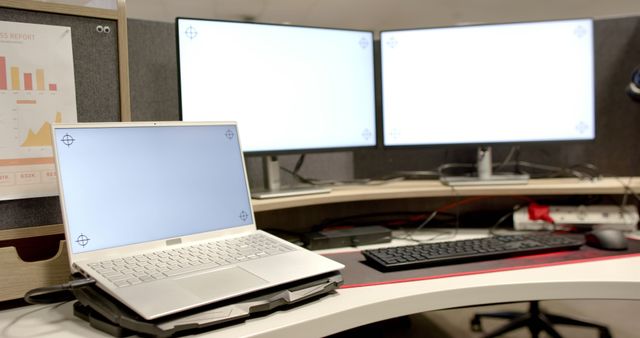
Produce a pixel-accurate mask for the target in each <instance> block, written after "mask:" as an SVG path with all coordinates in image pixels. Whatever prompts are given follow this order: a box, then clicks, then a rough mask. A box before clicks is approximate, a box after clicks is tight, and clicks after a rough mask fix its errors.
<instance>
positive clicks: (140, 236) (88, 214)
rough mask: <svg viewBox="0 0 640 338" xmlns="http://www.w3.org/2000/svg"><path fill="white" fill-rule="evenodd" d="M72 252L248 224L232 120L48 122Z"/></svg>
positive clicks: (249, 214)
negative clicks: (201, 122) (191, 122)
mask: <svg viewBox="0 0 640 338" xmlns="http://www.w3.org/2000/svg"><path fill="white" fill-rule="evenodd" d="M54 142H56V147H55V148H56V158H57V161H58V177H59V179H60V187H61V198H63V199H64V200H63V202H64V210H63V213H65V218H66V223H67V228H68V234H69V238H68V242H69V243H70V245H71V250H72V252H73V253H80V252H87V251H93V250H98V249H105V248H113V247H118V246H123V245H128V244H135V243H143V242H148V241H154V240H161V239H167V238H173V237H179V236H185V235H191V234H196V233H201V232H207V231H213V230H219V229H225V228H231V227H236V226H243V225H250V224H252V223H253V215H252V212H251V205H250V203H251V200H250V198H249V192H248V187H247V183H246V175H245V171H244V164H243V159H242V151H241V149H240V145H239V142H238V132H237V129H236V126H235V125H233V124H228V125H220V124H217V125H180V126H177V125H162V124H159V125H154V124H151V123H150V124H144V125H137V126H131V125H123V126H118V125H114V124H110V126H109V127H97V126H95V125H90V126H86V127H84V126H82V125H80V127H69V128H66V127H62V126H58V127H56V128H54Z"/></svg>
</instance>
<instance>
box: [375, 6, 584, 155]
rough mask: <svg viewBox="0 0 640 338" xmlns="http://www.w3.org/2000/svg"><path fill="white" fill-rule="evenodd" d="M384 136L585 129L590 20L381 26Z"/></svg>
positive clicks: (494, 136) (493, 135) (459, 138)
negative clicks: (402, 27) (383, 29)
mask: <svg viewBox="0 0 640 338" xmlns="http://www.w3.org/2000/svg"><path fill="white" fill-rule="evenodd" d="M380 41H381V59H382V61H381V63H382V66H381V68H382V70H381V71H382V92H383V96H382V101H383V103H382V106H383V127H384V134H383V139H384V145H385V146H408V145H440V144H476V145H481V144H486V145H489V144H494V143H505V142H541V141H566V140H591V139H594V138H595V107H594V105H595V98H594V95H595V93H594V92H595V90H594V60H593V22H592V20H590V19H577V20H560V21H545V22H530V23H512V24H492V25H478V26H460V27H448V28H432V29H413V30H402V31H386V32H382V33H381V38H380Z"/></svg>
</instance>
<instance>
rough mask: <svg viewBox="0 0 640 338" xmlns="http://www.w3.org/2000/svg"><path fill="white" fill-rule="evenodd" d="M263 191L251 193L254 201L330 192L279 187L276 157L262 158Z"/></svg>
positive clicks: (317, 189) (312, 187)
mask: <svg viewBox="0 0 640 338" xmlns="http://www.w3.org/2000/svg"><path fill="white" fill-rule="evenodd" d="M262 166H263V173H264V183H265V189H266V190H262V191H255V192H252V193H251V197H252V198H255V199H267V198H278V197H291V196H300V195H311V194H326V193H329V192H331V189H330V188H326V187H315V186H294V187H281V186H280V163H279V162H278V157H277V156H265V157H263V158H262Z"/></svg>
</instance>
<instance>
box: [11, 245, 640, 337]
mask: <svg viewBox="0 0 640 338" xmlns="http://www.w3.org/2000/svg"><path fill="white" fill-rule="evenodd" d="M533 299H537V300H548V299H636V300H640V257H628V258H619V259H609V260H604V261H595V262H585V263H577V264H568V265H562V266H550V267H541V268H532V269H524V270H512V271H504V272H495V273H486V274H479V275H470V276H460V277H452V278H442V279H435V280H425V281H418V282H407V283H396V284H387V285H380V286H372V287H361V288H352V289H341V290H338V291H337V294H333V295H329V296H327V297H324V298H322V299H320V300H317V301H314V302H311V303H308V304H305V305H302V306H300V307H296V308H293V309H290V310H286V311H279V312H275V313H272V314H270V315H267V316H264V317H260V318H255V319H249V320H247V321H246V322H245V323H241V324H237V325H233V326H230V327H226V328H221V329H218V330H215V331H211V332H208V333H203V334H202V335H201V336H202V337H210V338H222V337H234V338H235V337H301V336H326V335H329V334H332V333H336V332H340V331H344V330H347V329H351V328H354V327H358V326H361V325H364V324H368V323H373V322H376V321H380V320H384V319H389V318H394V317H398V316H403V315H409V314H413V313H420V312H423V311H433V310H441V309H449V308H455V307H461V306H472V305H484V304H493V303H504V302H514V301H527V300H533ZM71 308H72V306H71V303H65V304H63V305H58V306H48V307H41V306H29V307H24V308H18V309H12V310H7V311H2V312H0V333H2V335H20V336H25V335H31V336H33V335H37V336H42V337H87V336H91V337H107V336H106V335H105V334H102V333H101V332H98V331H96V330H94V329H92V328H90V327H89V326H88V324H86V323H84V322H82V321H81V320H80V319H77V318H74V317H73V315H72V309H71Z"/></svg>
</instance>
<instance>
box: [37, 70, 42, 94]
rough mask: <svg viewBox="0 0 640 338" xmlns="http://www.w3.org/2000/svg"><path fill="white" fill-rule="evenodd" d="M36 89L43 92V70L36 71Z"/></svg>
mask: <svg viewBox="0 0 640 338" xmlns="http://www.w3.org/2000/svg"><path fill="white" fill-rule="evenodd" d="M36 89H37V90H44V69H36Z"/></svg>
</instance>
